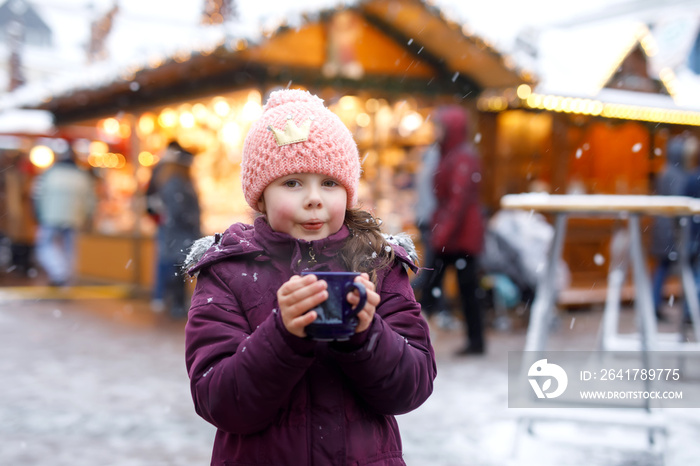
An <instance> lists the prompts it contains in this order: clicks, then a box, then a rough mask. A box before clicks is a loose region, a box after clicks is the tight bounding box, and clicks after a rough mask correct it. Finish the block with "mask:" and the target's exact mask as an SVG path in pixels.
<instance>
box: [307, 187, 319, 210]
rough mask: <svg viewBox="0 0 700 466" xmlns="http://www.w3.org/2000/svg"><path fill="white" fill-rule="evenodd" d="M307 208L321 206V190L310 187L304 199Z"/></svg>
mask: <svg viewBox="0 0 700 466" xmlns="http://www.w3.org/2000/svg"><path fill="white" fill-rule="evenodd" d="M306 205H307V207H320V206H321V190H320V189H319V188H318V187H317V186H310V187H309V192H308V195H307V197H306Z"/></svg>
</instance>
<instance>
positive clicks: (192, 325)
mask: <svg viewBox="0 0 700 466" xmlns="http://www.w3.org/2000/svg"><path fill="white" fill-rule="evenodd" d="M348 235H349V230H348V229H347V227H345V226H343V228H341V230H340V231H339V232H337V233H335V234H333V235H331V236H329V237H328V238H325V239H323V240H319V241H311V242H307V241H304V240H298V239H295V238H293V237H291V236H289V235H287V234H284V233H279V232H275V231H273V230H272V229H271V228H270V227H269V225H268V224H267V222H266V220H265V219H264V218H262V217H261V218H258V219H257V220H256V221H255V226H251V225H245V224H240V223H239V224H234V225H232V226H231V227H229V229H228V230H227V231H226V232H225V233H224V234H223V235H222V236H221V237H220V238H217V240H218V241H217V242H216V243H215V244H213V245H212V246H211V247H210V248H209V249H208V250H207V252H206V253H205V254H204V255H203V257H202V258H201V259H200V260H199V262H198V263H197V264H196V265H195V266H194V267H193V268H192V269H190V273H191V274H197V277H198V278H197V285H196V288H195V291H194V295H193V297H192V306H191V309H190V314H189V319H188V322H187V327H186V363H187V370H188V374H189V377H190V387H191V391H192V397H193V400H194V405H195V410H196V411H197V413H198V414H199V415H200V416H202V417H203V418H204V419H205V420H207V421H208V422H210V423H211V424H213V425H214V426H216V427H217V429H218V431H217V434H216V439H215V441H214V450H213V454H212V461H211V464H212V465H255V464H266V465H403V464H405V463H404V461H403V459H402V450H401V439H400V435H399V429H398V425H397V423H396V420H395V419H394V415H396V414H402V413H407V412H409V411H411V410H413V409H415V408H417V407H418V406H420V405H421V404H422V403H423V402H424V401H425V400H426V399H427V398H428V396H430V394H431V393H432V390H433V380H434V379H435V375H436V365H435V355H434V352H433V348H432V346H431V344H430V338H429V331H428V326H427V323H426V322H425V320H424V319H423V318H422V316H421V313H420V305H419V304H417V303H416V301H415V297H414V295H413V290H412V289H411V287H410V284H409V278H408V274H407V271H406V268H405V267H404V264H405V265H406V266H408V267H415V266H414V265H413V264H412V263H411V261H410V260H409V259H408V257H407V255H406V252H405V251H404V249H402V248H401V247H399V246H395V247H394V251H395V253H396V257H397V261H396V263H395V264H394V266H393V267H392V268H390V269H386V270H385V271H382V272H381V273H379V274H378V275H379V277H378V287H377V292H378V293H379V294H380V296H381V303H380V304H379V306H378V308H377V312H376V314H375V318H374V321H373V323H372V325H371V326H370V328H369V329H368V330H367V331H365V332H362V333H359V334H355V335H354V336H353V337H352V338H350V340H348V341H346V342H332V343H328V342H315V341H311V340H308V339H302V338H298V337H296V336H294V335H292V334H290V333H289V332H288V331H287V330H286V329H285V328H284V325H283V324H282V319H281V317H280V315H279V312H277V307H278V306H277V290H278V289H279V287H280V286H281V285H282V284H283V283H284V282H286V281H287V280H288V279H289V278H290V277H291V276H292V275H294V274H299V273H300V272H302V271H303V270H311V271H314V270H318V271H321V270H342V268H341V265H340V263H339V261H338V259H337V255H336V251H337V250H338V248H339V246H340V245H341V244H342V243H343V241H345V239H346V238H347V237H348ZM309 251H313V252H314V253H313V254H312V255H313V256H314V257H315V259H316V261H317V263H315V264H314V263H313V261H311V262H312V263H311V264H310V263H309V261H310V258H311V255H310V253H309Z"/></svg>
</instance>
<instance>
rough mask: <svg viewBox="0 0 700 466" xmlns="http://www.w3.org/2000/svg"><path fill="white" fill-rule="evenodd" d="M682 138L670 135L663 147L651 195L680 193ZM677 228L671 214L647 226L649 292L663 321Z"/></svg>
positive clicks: (683, 181)
mask: <svg viewBox="0 0 700 466" xmlns="http://www.w3.org/2000/svg"><path fill="white" fill-rule="evenodd" d="M683 145H684V138H682V137H680V136H674V137H672V138H671V139H670V140H669V141H668V146H667V148H666V164H665V165H664V168H663V170H661V172H660V173H659V175H658V177H657V178H656V180H655V182H654V194H655V195H657V196H682V195H683V194H684V193H685V190H686V184H687V179H688V169H687V166H688V162H687V160H685V156H684V149H683ZM679 245H680V230H679V228H678V219H676V218H675V217H663V216H655V217H654V220H653V224H652V229H651V247H650V252H651V255H652V257H653V258H654V263H655V264H656V265H655V268H654V274H653V277H652V293H653V298H654V309H655V310H656V318H657V320H659V321H665V320H666V317H665V315H664V313H663V310H662V309H663V306H662V300H663V286H664V284H665V283H666V279H667V278H668V276H669V273H670V272H671V269H672V267H674V266H675V265H676V264H677V260H678V259H679V256H678V247H679Z"/></svg>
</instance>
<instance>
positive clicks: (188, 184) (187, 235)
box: [146, 141, 201, 318]
mask: <svg viewBox="0 0 700 466" xmlns="http://www.w3.org/2000/svg"><path fill="white" fill-rule="evenodd" d="M193 161H194V155H193V154H192V153H191V152H189V151H187V150H185V149H183V148H182V147H181V146H180V145H179V144H178V143H177V142H174V141H173V142H171V143H170V144H169V145H168V147H167V148H166V150H165V152H164V154H163V158H162V159H161V160H160V162H158V165H157V166H156V168H155V169H154V170H153V174H152V177H151V182H150V183H149V186H148V188H147V191H146V196H147V206H148V212H149V214H150V215H151V216H152V217H154V220H155V221H156V225H157V226H158V232H157V234H156V249H157V252H156V254H157V258H156V274H155V283H154V288H153V302H152V306H153V309H154V310H155V311H158V312H160V311H163V310H165V309H167V310H168V312H169V315H170V316H171V317H173V318H182V317H185V316H186V315H187V309H188V306H187V304H186V301H187V300H186V295H187V283H186V282H185V281H184V280H183V278H182V276H181V275H180V273H179V272H180V266H181V264H182V263H183V261H184V259H185V252H184V251H186V250H187V249H189V247H190V246H191V245H192V243H193V242H194V241H195V240H196V239H197V238H199V237H200V236H201V230H200V206H199V199H198V197H197V192H196V190H195V187H194V183H193V181H192V177H191V175H190V167H191V166H192V162H193Z"/></svg>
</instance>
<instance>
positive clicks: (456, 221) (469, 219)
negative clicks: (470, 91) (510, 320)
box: [421, 105, 485, 355]
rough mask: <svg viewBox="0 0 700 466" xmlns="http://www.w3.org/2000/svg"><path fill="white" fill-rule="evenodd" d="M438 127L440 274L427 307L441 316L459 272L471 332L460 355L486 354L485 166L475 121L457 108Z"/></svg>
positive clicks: (442, 114)
mask: <svg viewBox="0 0 700 466" xmlns="http://www.w3.org/2000/svg"><path fill="white" fill-rule="evenodd" d="M433 121H434V123H435V126H436V132H437V140H438V143H439V145H440V162H439V163H438V167H437V171H436V173H435V177H434V178H433V183H434V185H435V196H436V201H437V203H436V208H435V211H434V212H433V218H432V239H431V245H432V249H433V254H434V255H435V262H434V267H435V270H434V272H432V273H431V274H430V279H429V280H428V281H427V283H426V285H425V287H424V288H423V292H422V293H421V305H422V306H423V308H424V309H425V312H427V313H428V314H430V312H432V311H434V310H435V306H436V305H437V303H438V298H439V297H441V296H442V281H443V277H444V275H445V269H446V268H447V267H450V266H453V267H454V268H455V269H456V273H457V281H458V288H459V294H460V298H461V304H462V313H463V315H464V320H465V324H466V327H467V329H466V330H467V342H466V345H465V346H464V347H463V348H462V349H460V350H459V351H458V352H457V354H458V355H469V354H481V353H483V352H484V350H485V342H484V325H483V316H482V310H481V304H480V300H479V298H478V295H477V293H478V292H479V274H478V271H479V264H478V257H479V254H480V253H481V251H482V248H483V244H484V221H483V218H482V207H481V202H480V193H479V187H480V182H481V161H480V160H479V157H478V155H477V153H476V149H475V148H474V146H473V145H472V144H471V143H470V142H469V132H470V121H469V115H468V114H467V112H466V110H465V109H463V108H462V107H459V106H457V105H451V106H444V107H440V108H438V109H437V111H436V114H435V117H434V118H433Z"/></svg>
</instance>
